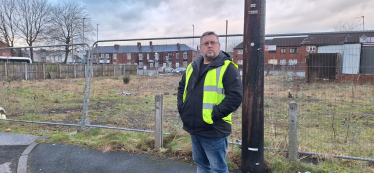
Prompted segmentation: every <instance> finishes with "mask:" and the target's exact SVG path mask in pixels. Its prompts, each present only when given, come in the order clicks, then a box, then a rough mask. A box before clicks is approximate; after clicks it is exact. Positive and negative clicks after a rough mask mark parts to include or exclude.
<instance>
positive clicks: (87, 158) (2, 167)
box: [0, 132, 196, 173]
mask: <svg viewBox="0 0 374 173" xmlns="http://www.w3.org/2000/svg"><path fill="white" fill-rule="evenodd" d="M38 138H39V136H33V135H22V134H14V133H3V132H0V139H1V140H0V173H16V172H17V173H26V172H27V173H39V172H48V173H50V172H55V173H59V172H61V173H66V172H69V173H70V172H73V173H75V172H77V173H81V172H82V173H85V172H87V173H88V172H89V173H111V172H115V173H118V172H122V173H169V172H170V173H195V172H196V165H194V164H190V163H186V162H180V161H175V160H171V159H167V158H158V157H155V156H150V155H145V154H129V153H124V152H119V151H118V152H108V153H103V152H101V151H97V150H93V149H89V148H84V147H79V146H75V145H64V144H55V143H41V144H37V143H35V142H34V141H35V140H36V139H38ZM129 145H130V144H129Z"/></svg>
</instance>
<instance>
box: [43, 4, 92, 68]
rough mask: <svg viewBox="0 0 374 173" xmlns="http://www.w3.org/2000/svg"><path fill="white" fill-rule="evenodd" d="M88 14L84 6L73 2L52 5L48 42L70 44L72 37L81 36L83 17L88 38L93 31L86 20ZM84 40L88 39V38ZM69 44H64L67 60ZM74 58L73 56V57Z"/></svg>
mask: <svg viewBox="0 0 374 173" xmlns="http://www.w3.org/2000/svg"><path fill="white" fill-rule="evenodd" d="M87 16H88V14H87V12H86V9H85V7H84V6H82V5H80V4H76V3H73V2H68V3H67V2H63V3H62V4H57V5H56V6H54V7H53V14H52V15H51V25H49V27H48V33H47V36H48V40H49V42H53V43H58V44H71V43H72V41H73V38H75V39H77V38H82V37H83V21H82V20H83V18H86V19H85V20H86V21H85V22H86V23H85V24H84V25H85V26H84V27H85V34H86V37H87V36H88V37H87V38H89V37H90V36H92V33H93V31H94V29H93V26H92V25H91V24H90V23H89V20H88V21H87V18H88V17H87ZM87 38H86V39H85V40H89V39H87ZM69 52H70V50H69V46H65V61H64V63H66V62H67V58H68V54H69ZM73 60H74V58H73Z"/></svg>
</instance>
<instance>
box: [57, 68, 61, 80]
mask: <svg viewBox="0 0 374 173" xmlns="http://www.w3.org/2000/svg"><path fill="white" fill-rule="evenodd" d="M57 67H58V74H59V75H58V76H59V78H60V79H61V66H60V64H57Z"/></svg>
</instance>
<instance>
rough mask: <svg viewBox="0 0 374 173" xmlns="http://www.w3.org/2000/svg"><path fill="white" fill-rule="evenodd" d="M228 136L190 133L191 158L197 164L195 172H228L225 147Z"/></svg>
mask: <svg viewBox="0 0 374 173" xmlns="http://www.w3.org/2000/svg"><path fill="white" fill-rule="evenodd" d="M228 139H229V138H228V136H226V137H223V138H209V137H203V136H197V135H191V143H192V158H193V161H194V162H195V163H196V165H197V173H221V172H222V173H228V172H229V170H228V167H227V163H226V148H227V145H228Z"/></svg>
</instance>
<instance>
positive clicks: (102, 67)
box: [101, 64, 104, 76]
mask: <svg viewBox="0 0 374 173" xmlns="http://www.w3.org/2000/svg"><path fill="white" fill-rule="evenodd" d="M101 69H102V70H103V76H104V64H102V66H101Z"/></svg>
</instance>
